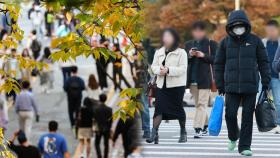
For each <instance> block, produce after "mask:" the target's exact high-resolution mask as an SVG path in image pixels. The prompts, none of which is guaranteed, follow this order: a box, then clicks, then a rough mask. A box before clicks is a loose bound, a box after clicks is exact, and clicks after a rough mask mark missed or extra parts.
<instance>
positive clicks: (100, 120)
mask: <svg viewBox="0 0 280 158" xmlns="http://www.w3.org/2000/svg"><path fill="white" fill-rule="evenodd" d="M106 100H107V96H106V95H105V94H101V95H100V96H99V101H100V105H98V106H97V107H96V108H95V109H94V113H93V118H94V120H95V121H96V124H97V131H96V137H95V149H96V153H97V157H98V158H102V154H101V149H100V143H101V139H102V137H103V142H104V154H103V158H108V155H109V139H110V134H111V127H112V122H113V120H112V117H113V110H112V108H110V107H108V106H107V105H106V104H105V102H106Z"/></svg>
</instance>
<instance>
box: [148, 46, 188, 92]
mask: <svg viewBox="0 0 280 158" xmlns="http://www.w3.org/2000/svg"><path fill="white" fill-rule="evenodd" d="M165 50H166V49H165V48H164V47H162V48H160V49H159V50H157V51H156V53H155V57H154V60H153V64H152V66H151V68H152V71H153V73H154V74H156V75H157V81H156V83H157V87H158V88H162V87H163V84H164V80H165V78H166V88H173V87H181V86H186V80H187V74H186V71H187V67H188V56H187V53H186V51H185V50H184V49H181V48H177V49H176V50H174V51H172V52H170V53H168V55H165ZM164 60H165V61H166V62H165V66H166V67H168V69H169V73H168V74H167V75H166V77H165V76H161V75H160V67H161V66H162V62H163V61H164Z"/></svg>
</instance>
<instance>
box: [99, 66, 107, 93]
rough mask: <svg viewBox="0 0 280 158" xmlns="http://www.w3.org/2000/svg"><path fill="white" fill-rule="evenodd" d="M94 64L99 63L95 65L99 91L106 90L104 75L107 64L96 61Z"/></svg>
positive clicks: (105, 77)
mask: <svg viewBox="0 0 280 158" xmlns="http://www.w3.org/2000/svg"><path fill="white" fill-rule="evenodd" d="M96 62H99V63H97V64H96V68H97V74H98V81H99V85H100V87H101V89H104V88H108V83H107V74H106V71H107V66H108V64H107V63H104V62H100V61H96Z"/></svg>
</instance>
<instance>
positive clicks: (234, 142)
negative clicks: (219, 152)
mask: <svg viewBox="0 0 280 158" xmlns="http://www.w3.org/2000/svg"><path fill="white" fill-rule="evenodd" d="M235 147H236V141H229V142H228V150H229V151H233V150H234V149H235Z"/></svg>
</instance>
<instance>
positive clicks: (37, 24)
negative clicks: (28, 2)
mask: <svg viewBox="0 0 280 158" xmlns="http://www.w3.org/2000/svg"><path fill="white" fill-rule="evenodd" d="M43 18H44V16H43V14H42V12H41V10H40V6H37V5H36V6H35V7H34V11H33V12H32V13H31V14H30V19H31V20H32V25H33V29H34V30H36V32H37V33H38V38H41V37H43V30H42V24H43V21H44V19H43Z"/></svg>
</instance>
